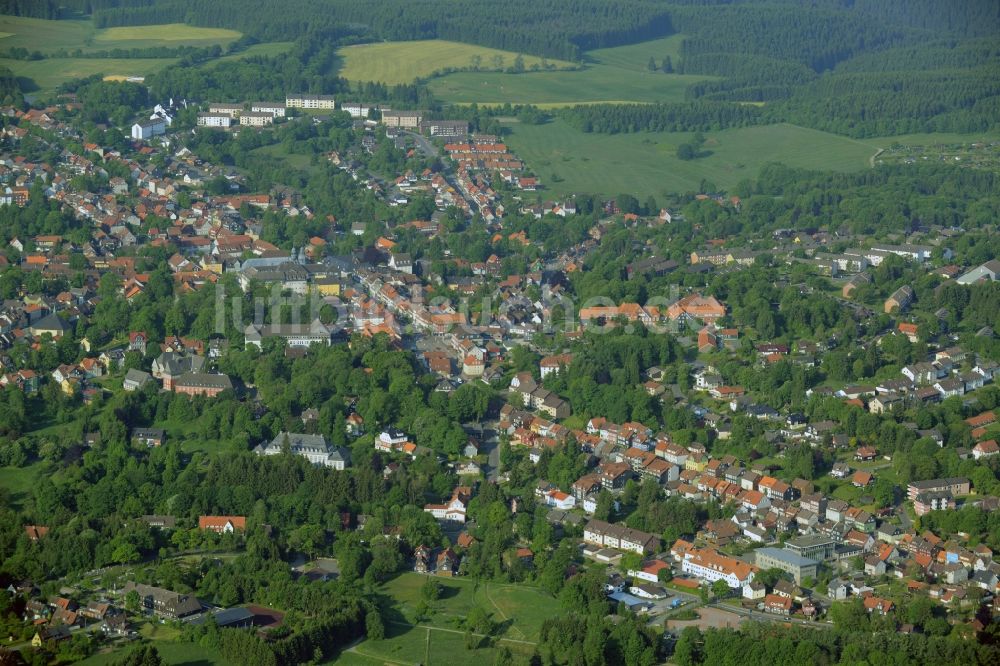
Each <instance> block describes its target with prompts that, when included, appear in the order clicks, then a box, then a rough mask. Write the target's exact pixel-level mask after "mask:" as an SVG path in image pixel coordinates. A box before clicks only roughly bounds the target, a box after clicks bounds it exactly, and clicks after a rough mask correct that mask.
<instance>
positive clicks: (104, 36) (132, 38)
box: [94, 23, 242, 49]
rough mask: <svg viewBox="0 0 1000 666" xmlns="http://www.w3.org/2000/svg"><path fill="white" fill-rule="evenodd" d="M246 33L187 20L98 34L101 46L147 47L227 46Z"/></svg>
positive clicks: (99, 31)
mask: <svg viewBox="0 0 1000 666" xmlns="http://www.w3.org/2000/svg"><path fill="white" fill-rule="evenodd" d="M241 35H242V33H239V32H237V31H235V30H226V29H224V28H199V27H196V26H191V25H186V24H184V23H162V24H160V25H135V26H122V27H117V28H104V29H103V30H98V31H97V32H96V33H95V34H94V47H95V48H97V49H105V48H108V49H112V48H119V49H129V48H147V47H151V46H195V47H200V46H212V45H213V44H220V45H222V46H225V45H227V44H229V43H230V42H234V41H236V40H237V39H239V38H240V36H241Z"/></svg>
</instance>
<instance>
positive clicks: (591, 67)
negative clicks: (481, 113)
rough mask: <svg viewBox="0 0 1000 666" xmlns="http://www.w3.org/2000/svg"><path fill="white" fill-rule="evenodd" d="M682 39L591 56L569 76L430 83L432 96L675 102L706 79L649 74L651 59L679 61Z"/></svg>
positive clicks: (454, 78) (485, 100)
mask: <svg viewBox="0 0 1000 666" xmlns="http://www.w3.org/2000/svg"><path fill="white" fill-rule="evenodd" d="M682 39H683V36H681V35H673V36H671V37H667V38H664V39H656V40H652V41H648V42H641V43H639V44H630V45H628V46H619V47H615V48H610V49H599V50H596V51H589V52H588V53H587V54H586V57H585V59H584V67H583V68H582V69H579V70H572V71H545V72H525V73H522V74H507V73H500V72H456V73H454V74H448V75H446V76H442V77H438V78H435V79H433V80H431V81H430V83H429V86H430V89H431V90H432V91H433V92H434V94H435V95H436V96H437V97H439V98H441V99H442V100H445V101H447V102H453V103H459V104H471V103H477V104H504V103H506V102H510V103H511V104H537V105H540V106H546V107H554V106H566V105H571V104H588V103H595V102H674V101H681V100H683V99H684V90H685V88H687V86H688V85H690V84H691V83H694V82H696V81H704V80H705V79H707V78H711V77H706V76H700V75H699V76H688V75H680V74H665V73H663V72H661V71H652V72H651V71H649V68H648V65H649V59H650V58H651V57H652V58H653V59H654V61H655V62H656V63H657V64H659V63H660V62H661V61H662V60H663V58H664V57H666V56H670V57H671V59H672V60H673V62H675V63H676V62H677V60H678V59H679V58H678V55H677V54H678V49H679V48H680V43H681V40H682Z"/></svg>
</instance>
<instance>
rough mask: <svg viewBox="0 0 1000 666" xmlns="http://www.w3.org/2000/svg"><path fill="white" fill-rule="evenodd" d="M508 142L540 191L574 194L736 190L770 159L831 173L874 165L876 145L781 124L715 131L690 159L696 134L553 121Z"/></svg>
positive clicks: (518, 127) (518, 128)
mask: <svg viewBox="0 0 1000 666" xmlns="http://www.w3.org/2000/svg"><path fill="white" fill-rule="evenodd" d="M509 127H510V128H511V130H512V133H511V134H510V136H508V137H506V139H505V140H506V142H507V144H508V145H510V146H511V148H512V150H514V152H516V153H517V155H518V156H519V157H521V158H522V159H523V160H524V161H525V163H526V164H527V166H528V168H529V169H531V170H533V171H534V172H535V173H536V174H537V175H538V176H539V177H540V178H541V181H542V184H543V185H544V187H545V188H546V189H545V190H543V191H542V196H544V197H550V196H553V195H555V196H560V195H565V194H569V193H575V192H593V193H600V194H605V195H610V196H613V195H616V194H620V193H627V194H633V195H637V196H641V197H645V196H647V195H650V194H652V195H654V196H661V195H663V194H665V193H668V192H684V191H691V190H699V189H700V183H701V181H702V179H706V180H708V181H711V182H713V183H715V184H716V185H717V186H718V187H720V188H723V189H725V188H730V187H732V186H734V185H736V184H737V183H738V182H739V181H741V180H743V179H745V178H754V177H756V176H757V173H758V172H759V170H760V168H761V167H762V166H763V165H764V164H766V163H768V162H784V163H785V164H788V165H789V166H795V167H804V168H810V169H822V170H832V171H845V172H846V171H857V170H860V169H865V168H867V167H868V160H869V158H870V157H871V156H872V154H874V152H875V149H874V148H872V147H871V146H870V145H867V144H865V143H862V142H860V141H856V140H854V139H850V138H847V137H842V136H838V135H836V134H829V133H827V132H821V131H818V130H812V129H807V128H804V127H798V126H796V125H788V124H779V125H766V126H760V127H746V128H739V129H728V130H722V131H719V132H709V133H707V134H706V135H705V136H706V143H705V146H704V150H705V151H708V152H709V153H710V154H709V155H708V156H706V157H701V158H698V159H695V160H689V161H684V160H680V159H678V158H677V156H676V152H677V146H678V145H680V144H681V143H684V142H686V141H689V140H690V138H691V136H692V135H691V134H690V133H686V132H676V133H674V132H655V133H649V132H646V133H637V134H617V135H615V134H596V133H593V134H587V133H584V132H581V131H580V130H577V129H575V128H573V127H572V126H570V125H569V124H567V123H565V122H563V121H562V120H559V119H557V120H554V121H552V122H549V123H546V124H544V125H522V124H519V123H516V122H511V123H510V124H509Z"/></svg>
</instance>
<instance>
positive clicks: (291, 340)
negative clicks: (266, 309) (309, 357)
mask: <svg viewBox="0 0 1000 666" xmlns="http://www.w3.org/2000/svg"><path fill="white" fill-rule="evenodd" d="M243 336H244V341H245V343H246V344H247V345H253V346H255V347H257V349H261V348H262V347H263V341H264V338H269V337H274V336H277V337H281V338H284V339H285V342H286V343H287V344H288V346H289V347H308V346H309V345H311V344H314V343H315V344H321V345H327V346H329V345H331V344H332V343H333V329H332V328H331V327H329V326H327V325H326V324H324V323H323V322H321V321H320V320H319V319H315V320H313V322H312V323H311V324H248V325H247V327H246V328H245V329H244V330H243Z"/></svg>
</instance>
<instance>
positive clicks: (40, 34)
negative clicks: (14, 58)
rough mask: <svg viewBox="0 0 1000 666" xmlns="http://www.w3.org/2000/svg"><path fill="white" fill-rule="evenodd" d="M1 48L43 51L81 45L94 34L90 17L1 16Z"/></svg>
mask: <svg viewBox="0 0 1000 666" xmlns="http://www.w3.org/2000/svg"><path fill="white" fill-rule="evenodd" d="M0 33H3V35H4V36H3V37H0V50H6V49H10V48H25V49H28V50H29V51H41V52H42V53H45V52H48V51H54V50H56V49H78V48H79V49H82V48H84V46H85V45H86V41H87V39H88V38H89V37H91V36H92V35H93V34H94V25H93V24H92V23H91V22H90V21H49V20H46V19H36V18H24V17H22V16H6V15H4V16H0Z"/></svg>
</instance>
